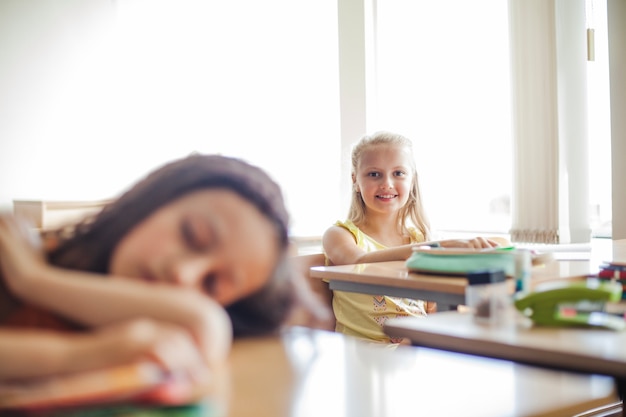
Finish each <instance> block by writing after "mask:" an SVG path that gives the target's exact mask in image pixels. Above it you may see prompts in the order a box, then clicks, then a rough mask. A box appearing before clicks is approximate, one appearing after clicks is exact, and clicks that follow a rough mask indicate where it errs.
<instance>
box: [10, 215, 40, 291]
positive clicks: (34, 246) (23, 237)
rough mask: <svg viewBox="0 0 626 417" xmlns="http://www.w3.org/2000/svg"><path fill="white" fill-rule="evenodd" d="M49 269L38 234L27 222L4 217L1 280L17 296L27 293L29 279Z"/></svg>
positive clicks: (12, 217) (13, 217)
mask: <svg viewBox="0 0 626 417" xmlns="http://www.w3.org/2000/svg"><path fill="white" fill-rule="evenodd" d="M45 267H46V260H45V256H44V251H43V246H42V243H41V239H40V236H39V233H38V232H37V230H36V229H35V228H34V227H33V226H32V225H31V224H30V223H29V222H27V221H26V220H25V219H22V218H19V217H16V216H13V215H11V214H8V213H0V276H2V277H3V278H4V280H5V282H6V284H7V285H8V287H9V289H10V290H11V292H13V293H16V294H17V293H19V292H20V291H23V290H24V289H23V287H24V286H26V285H28V281H29V278H33V277H37V276H38V275H39V272H38V271H41V270H42V269H43V268H45Z"/></svg>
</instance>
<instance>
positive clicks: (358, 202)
mask: <svg viewBox="0 0 626 417" xmlns="http://www.w3.org/2000/svg"><path fill="white" fill-rule="evenodd" d="M377 145H387V146H400V147H403V148H405V149H406V150H407V151H408V152H409V153H410V154H411V159H410V161H411V169H412V170H413V178H412V184H411V191H410V193H409V199H408V201H407V203H406V204H405V205H404V207H402V208H401V209H400V212H399V213H398V220H399V221H398V226H399V228H400V230H399V231H400V232H404V231H405V229H406V227H408V226H409V223H411V224H412V225H413V226H414V227H415V228H417V230H419V231H420V232H421V233H422V234H423V235H424V239H426V240H428V239H429V238H430V224H429V222H428V219H427V217H426V213H425V211H424V207H423V206H422V197H421V195H420V190H419V183H418V180H417V168H416V167H415V160H414V158H413V143H412V142H411V140H410V139H408V138H406V137H404V136H402V135H399V134H397V133H392V132H385V131H380V132H376V133H374V134H372V135H366V136H363V137H362V138H361V140H359V142H357V143H356V144H355V145H354V147H353V148H352V177H353V178H354V177H355V176H356V172H357V168H358V165H359V162H360V161H361V157H362V156H363V152H365V151H366V150H367V149H369V148H371V147H372V146H377ZM365 215H366V206H365V202H364V201H363V198H362V197H361V193H359V192H357V191H356V190H353V192H352V198H351V201H350V210H349V211H348V219H349V220H352V222H353V223H354V224H356V225H359V224H361V223H362V222H363V221H364V220H365Z"/></svg>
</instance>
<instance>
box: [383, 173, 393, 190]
mask: <svg viewBox="0 0 626 417" xmlns="http://www.w3.org/2000/svg"><path fill="white" fill-rule="evenodd" d="M382 187H383V188H393V178H392V177H390V176H386V177H384V178H383V183H382Z"/></svg>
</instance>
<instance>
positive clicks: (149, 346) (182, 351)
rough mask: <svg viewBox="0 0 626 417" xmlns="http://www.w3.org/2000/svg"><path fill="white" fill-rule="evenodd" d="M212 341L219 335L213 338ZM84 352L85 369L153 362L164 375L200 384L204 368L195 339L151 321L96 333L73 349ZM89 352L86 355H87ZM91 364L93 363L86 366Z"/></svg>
mask: <svg viewBox="0 0 626 417" xmlns="http://www.w3.org/2000/svg"><path fill="white" fill-rule="evenodd" d="M214 336H215V340H217V339H219V335H218V334H215V335H214ZM75 349H77V350H78V351H79V352H77V356H80V351H81V350H84V352H85V353H88V354H87V355H83V356H84V357H86V358H87V359H86V363H84V365H85V366H89V367H91V366H95V367H98V366H111V365H115V364H123V363H129V362H137V361H141V360H150V361H153V362H156V363H157V364H158V365H159V366H160V367H161V368H163V370H164V371H166V372H168V373H170V374H175V375H178V376H182V377H184V378H185V379H187V380H189V381H191V382H193V383H197V384H203V383H206V382H207V379H208V377H209V372H208V369H209V368H208V366H207V365H208V364H207V362H206V360H205V357H204V356H203V355H202V354H201V352H200V348H199V346H198V344H197V343H196V340H195V338H194V337H193V336H192V334H191V333H190V332H189V331H188V330H187V329H185V328H183V327H181V326H178V325H174V324H171V323H164V322H160V321H157V320H152V319H134V320H129V321H125V322H122V323H118V324H113V325H108V326H103V327H100V328H98V329H96V330H95V331H94V333H93V335H91V337H86V338H85V339H83V340H82V341H79V343H78V344H77V345H76V347H75ZM89 352H90V353H89ZM89 358H91V360H93V361H94V363H89V362H90V360H89Z"/></svg>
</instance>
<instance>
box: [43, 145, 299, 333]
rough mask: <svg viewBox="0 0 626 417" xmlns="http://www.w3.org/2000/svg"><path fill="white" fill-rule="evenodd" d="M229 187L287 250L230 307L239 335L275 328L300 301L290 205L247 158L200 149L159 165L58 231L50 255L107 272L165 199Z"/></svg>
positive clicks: (59, 262) (79, 266)
mask: <svg viewBox="0 0 626 417" xmlns="http://www.w3.org/2000/svg"><path fill="white" fill-rule="evenodd" d="M205 188H226V189H229V190H232V191H234V192H236V193H238V194H239V195H240V196H242V197H243V198H245V199H247V200H248V201H250V202H251V203H253V204H254V205H255V206H256V207H257V208H258V209H259V211H260V212H261V213H262V214H264V215H265V216H266V217H267V218H268V219H269V220H270V221H271V222H272V224H274V226H275V228H276V231H277V235H278V240H279V242H278V244H279V245H278V246H279V248H280V251H281V255H280V256H279V262H278V264H277V265H276V267H275V270H274V273H273V276H272V277H271V279H270V280H269V282H268V283H267V284H266V285H265V286H264V287H263V288H261V289H260V290H259V291H257V292H256V293H255V294H252V295H251V296H248V297H246V298H244V299H241V300H239V301H236V302H235V303H233V304H231V305H229V306H226V310H227V311H228V313H229V315H230V317H231V320H232V323H233V328H234V334H235V336H245V335H256V334H263V333H268V332H272V331H274V330H276V329H278V327H279V326H280V324H281V323H282V322H283V321H284V320H285V319H286V317H287V315H288V314H289V312H290V310H291V307H292V305H293V303H294V294H293V284H292V282H291V280H290V274H291V271H290V269H289V267H288V264H287V262H286V253H287V248H288V245H289V236H288V223H289V215H288V212H287V210H286V207H285V204H284V200H283V195H282V192H281V189H280V187H279V186H278V184H276V183H275V182H274V181H273V180H272V179H271V178H270V177H269V176H268V174H267V173H266V172H265V171H263V170H262V169H260V168H258V167H256V166H253V165H250V164H248V163H247V162H244V161H243V160H240V159H237V158H231V157H225V156H220V155H200V154H194V155H191V156H188V157H186V158H182V159H179V160H176V161H173V162H170V163H168V164H165V165H163V166H162V167H160V168H158V169H156V170H155V171H153V172H152V173H150V174H148V175H147V176H146V177H145V178H144V179H143V180H141V181H139V182H138V183H137V184H136V185H135V186H133V187H132V188H130V189H129V190H127V191H126V192H125V193H123V194H122V195H121V196H120V197H119V198H117V199H115V200H114V201H112V202H111V203H109V204H108V205H106V206H105V207H104V208H103V210H102V211H101V212H99V213H98V214H97V215H96V216H95V217H93V218H91V219H88V220H86V221H84V222H82V223H79V224H77V225H75V226H74V227H72V228H71V229H67V228H66V229H61V230H59V231H56V235H57V238H58V239H59V244H58V245H57V247H56V248H54V249H52V250H51V251H50V252H49V254H48V259H49V261H50V262H51V263H52V264H54V265H57V266H61V267H64V268H70V269H78V270H86V271H91V272H97V273H102V274H106V273H107V272H108V268H109V262H110V258H111V255H112V253H113V250H114V249H115V247H116V245H117V244H118V242H119V241H120V240H121V239H122V238H123V237H124V236H125V235H126V234H127V233H129V232H130V230H131V229H132V228H133V227H134V226H136V225H137V224H139V223H140V222H141V221H142V220H144V219H145V218H147V217H148V216H149V215H150V214H151V213H153V212H154V211H156V210H157V209H158V208H160V207H162V206H164V205H165V204H167V203H169V202H171V201H173V200H175V199H177V198H179V197H181V196H183V195H184V194H187V193H189V192H191V191H195V190H198V189H205Z"/></svg>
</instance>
